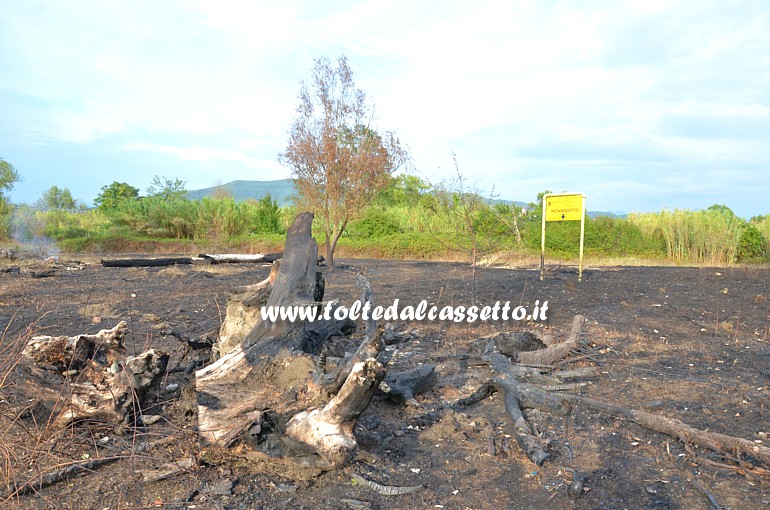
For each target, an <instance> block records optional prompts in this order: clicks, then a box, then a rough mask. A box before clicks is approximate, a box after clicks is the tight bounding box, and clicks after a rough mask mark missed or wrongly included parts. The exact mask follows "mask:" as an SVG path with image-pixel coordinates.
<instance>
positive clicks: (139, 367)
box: [17, 321, 168, 426]
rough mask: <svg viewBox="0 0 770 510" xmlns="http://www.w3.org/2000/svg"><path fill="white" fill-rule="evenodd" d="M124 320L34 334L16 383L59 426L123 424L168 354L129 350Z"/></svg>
mask: <svg viewBox="0 0 770 510" xmlns="http://www.w3.org/2000/svg"><path fill="white" fill-rule="evenodd" d="M126 328H127V325H126V322H125V321H121V322H120V323H118V324H117V325H116V326H115V327H114V328H111V329H103V330H101V331H99V332H98V333H96V334H93V335H87V334H83V335H77V336H73V337H67V336H59V337H52V336H36V337H33V338H32V339H30V340H29V342H27V344H26V345H25V347H24V349H23V351H22V353H21V359H20V363H19V366H18V367H17V370H18V371H19V374H18V375H19V377H18V381H19V382H18V384H19V389H20V390H21V393H22V394H23V395H24V396H25V397H26V398H27V399H31V400H34V401H37V402H39V403H40V404H42V406H41V407H42V409H44V410H45V411H44V412H45V414H46V415H47V416H43V417H42V418H44V419H45V420H51V421H52V422H53V423H54V424H55V425H57V426H65V425H67V424H69V423H71V422H74V421H80V420H89V421H99V422H105V423H111V424H114V425H123V424H126V423H128V422H129V421H130V420H131V419H133V418H134V417H135V416H136V415H137V412H140V411H141V409H142V404H143V401H144V399H145V397H146V395H147V392H148V390H149V389H150V388H152V387H154V386H155V385H156V384H157V383H158V382H159V381H160V378H161V377H162V376H163V374H164V373H165V371H166V366H167V365H168V354H166V353H163V352H160V351H156V350H155V349H149V350H147V351H145V352H143V353H141V354H139V355H138V356H128V357H126V355H125V349H124V348H123V338H124V336H125V334H126Z"/></svg>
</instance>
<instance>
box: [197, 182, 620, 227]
mask: <svg viewBox="0 0 770 510" xmlns="http://www.w3.org/2000/svg"><path fill="white" fill-rule="evenodd" d="M217 189H221V190H224V191H226V192H227V193H229V194H230V195H232V197H233V198H234V199H235V200H238V201H241V200H249V199H253V200H259V199H260V198H262V197H264V196H265V195H267V194H268V193H269V194H270V196H271V197H272V198H273V200H275V201H276V202H278V205H279V206H285V205H289V204H290V203H291V196H292V195H294V194H295V193H296V192H297V189H296V188H295V187H294V183H293V182H292V181H291V179H280V180H277V181H233V182H228V183H227V184H222V185H220V186H212V187H210V188H203V189H196V190H192V191H188V192H187V198H189V199H190V200H198V199H201V198H203V197H210V196H214V195H215V194H216V193H218V191H217ZM487 201H488V202H489V203H490V204H514V205H515V206H516V207H527V205H528V204H527V202H518V201H515V200H502V199H498V198H495V199H491V200H489V199H487ZM599 216H609V217H610V218H624V217H625V216H626V215H625V214H614V213H611V212H604V211H588V217H589V218H597V217H599Z"/></svg>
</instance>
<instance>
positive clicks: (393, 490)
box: [352, 473, 423, 496]
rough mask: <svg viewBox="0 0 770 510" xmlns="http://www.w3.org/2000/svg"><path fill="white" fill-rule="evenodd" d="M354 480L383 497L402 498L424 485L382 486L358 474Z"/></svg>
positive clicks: (354, 475) (354, 476)
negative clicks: (403, 495)
mask: <svg viewBox="0 0 770 510" xmlns="http://www.w3.org/2000/svg"><path fill="white" fill-rule="evenodd" d="M352 478H353V480H355V481H356V483H360V484H361V485H363V486H364V487H368V488H370V489H372V490H373V491H374V492H376V493H377V494H380V495H382V496H401V495H402V494H411V493H413V492H417V491H419V490H422V489H423V486H422V485H407V486H403V487H400V486H397V485H381V484H379V483H377V482H373V481H371V480H369V479H367V478H364V477H363V476H361V475H359V474H356V473H353V476H352Z"/></svg>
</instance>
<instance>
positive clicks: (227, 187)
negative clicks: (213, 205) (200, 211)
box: [187, 179, 296, 206]
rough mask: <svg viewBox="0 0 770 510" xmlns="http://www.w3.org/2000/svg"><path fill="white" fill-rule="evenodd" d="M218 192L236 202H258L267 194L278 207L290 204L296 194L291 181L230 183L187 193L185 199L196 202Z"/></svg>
mask: <svg viewBox="0 0 770 510" xmlns="http://www.w3.org/2000/svg"><path fill="white" fill-rule="evenodd" d="M219 190H222V191H224V192H226V193H228V194H230V195H232V197H233V198H234V199H235V200H238V201H241V200H249V199H255V200H259V199H260V198H262V197H264V196H265V195H267V194H269V195H270V196H271V197H272V198H273V200H275V201H276V202H278V205H279V206H284V205H288V204H289V203H290V202H291V196H292V195H293V194H294V193H295V192H296V189H295V188H294V183H292V181H291V179H280V180H277V181H232V182H228V183H227V184H222V185H220V186H212V187H210V188H203V189H196V190H191V191H188V192H187V198H189V199H190V200H198V199H201V198H203V197H210V196H214V195H216V194H217V193H221V191H219Z"/></svg>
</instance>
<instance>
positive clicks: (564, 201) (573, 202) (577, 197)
mask: <svg viewBox="0 0 770 510" xmlns="http://www.w3.org/2000/svg"><path fill="white" fill-rule="evenodd" d="M543 200H545V221H575V220H577V221H580V220H582V219H583V195H582V194H572V195H546V196H544V197H543Z"/></svg>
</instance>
